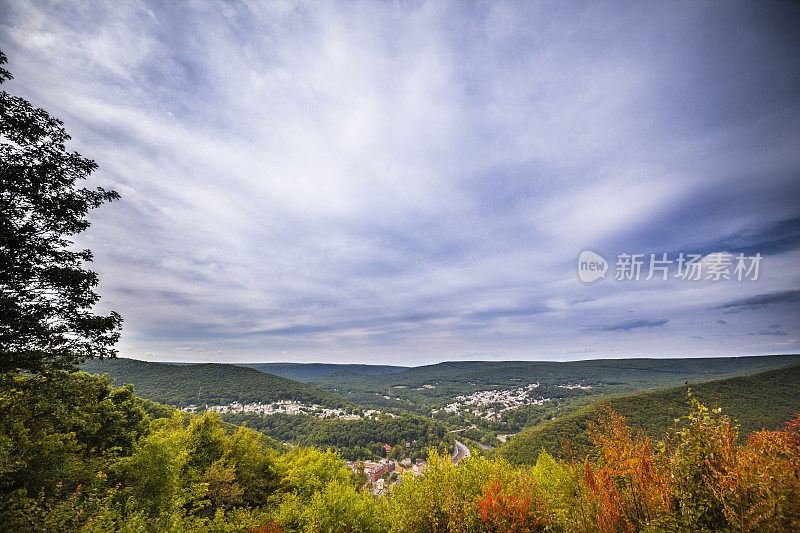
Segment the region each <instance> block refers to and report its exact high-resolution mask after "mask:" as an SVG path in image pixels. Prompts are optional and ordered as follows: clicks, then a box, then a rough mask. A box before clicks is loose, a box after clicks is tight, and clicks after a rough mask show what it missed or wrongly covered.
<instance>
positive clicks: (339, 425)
mask: <svg viewBox="0 0 800 533" xmlns="http://www.w3.org/2000/svg"><path fill="white" fill-rule="evenodd" d="M223 420H225V421H226V422H230V423H232V424H235V425H245V424H246V425H247V427H249V428H252V429H255V430H258V431H260V432H261V433H263V434H265V435H269V436H270V437H273V438H275V439H277V440H279V441H281V442H290V443H292V444H293V445H299V446H311V447H315V448H317V449H320V450H325V449H329V448H330V449H332V450H333V451H335V452H337V453H339V454H340V455H341V456H342V457H343V458H344V459H347V460H350V461H356V460H362V459H375V460H376V459H380V458H381V457H386V456H387V455H389V456H391V457H392V458H396V459H401V458H403V457H409V458H411V459H417V458H421V459H424V458H426V457H427V456H428V450H429V448H436V449H438V450H439V451H440V452H441V453H442V454H444V455H446V454H448V453H449V451H450V450H452V448H453V441H454V440H455V439H454V437H453V434H451V433H449V432H448V431H447V428H446V427H445V426H444V424H442V423H441V422H439V421H436V420H431V419H430V418H425V417H421V416H415V415H408V414H406V415H402V416H398V417H390V416H387V415H383V416H381V417H377V418H371V419H364V420H328V419H321V418H317V417H311V416H292V415H285V414H277V415H270V416H261V415H251V414H227V415H224V416H223ZM386 444H388V445H389V446H391V447H392V448H393V450H392V452H391V453H389V454H387V453H386V452H385V451H384V450H382V447H383V446H384V445H386Z"/></svg>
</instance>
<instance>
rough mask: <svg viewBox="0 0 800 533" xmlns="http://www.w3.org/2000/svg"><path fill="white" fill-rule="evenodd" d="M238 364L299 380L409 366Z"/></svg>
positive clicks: (391, 370)
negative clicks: (337, 373) (343, 372)
mask: <svg viewBox="0 0 800 533" xmlns="http://www.w3.org/2000/svg"><path fill="white" fill-rule="evenodd" d="M237 364H238V366H243V367H246V368H255V369H256V370H261V371H262V372H268V373H270V374H275V375H276V376H281V377H284V378H289V379H294V380H297V381H304V382H308V381H313V380H315V379H321V378H323V377H324V376H329V375H331V374H334V373H336V372H341V371H345V372H350V373H352V375H355V376H379V375H382V374H391V373H394V372H400V371H403V370H406V369H407V368H408V367H407V366H393V365H360V364H335V363H237Z"/></svg>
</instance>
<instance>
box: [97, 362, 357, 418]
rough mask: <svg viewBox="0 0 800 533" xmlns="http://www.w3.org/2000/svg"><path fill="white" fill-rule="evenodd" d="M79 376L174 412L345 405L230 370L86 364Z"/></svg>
mask: <svg viewBox="0 0 800 533" xmlns="http://www.w3.org/2000/svg"><path fill="white" fill-rule="evenodd" d="M81 370H83V371H85V372H89V373H91V374H105V373H107V374H108V375H109V377H112V378H114V379H115V380H116V381H115V383H114V385H115V386H117V387H122V386H124V385H127V384H129V383H130V384H133V386H134V389H135V390H136V395H137V396H140V397H142V398H147V399H148V400H153V401H156V402H159V403H163V404H168V405H175V406H177V407H183V406H186V405H190V404H195V405H205V404H208V405H227V404H229V403H231V402H234V401H238V402H241V403H253V402H273V401H277V400H296V401H299V402H302V403H307V404H315V403H316V404H320V405H324V406H328V407H341V406H345V405H347V402H345V401H344V400H343V399H342V398H340V397H339V396H336V395H335V394H333V393H331V392H328V391H326V390H323V389H320V388H318V387H315V386H313V385H308V384H306V383H302V382H300V381H294V380H291V379H287V378H284V377H280V376H275V375H273V374H268V373H266V372H261V371H259V370H256V369H253V368H244V367H241V366H237V365H230V364H221V363H202V364H193V365H173V364H168V363H150V362H147V361H138V360H136V359H123V358H118V359H105V360H102V361H101V360H97V359H94V360H89V361H86V362H84V363H83V364H82V365H81Z"/></svg>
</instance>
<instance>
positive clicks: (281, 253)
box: [0, 0, 800, 364]
mask: <svg viewBox="0 0 800 533" xmlns="http://www.w3.org/2000/svg"><path fill="white" fill-rule="evenodd" d="M87 4H88V3H86V2H59V3H47V2H24V1H13V2H11V1H7V0H4V1H0V6H2V7H0V21H1V22H0V48H2V49H3V50H4V51H5V52H6V54H7V55H8V57H9V65H8V68H9V70H10V71H11V72H12V73H13V74H14V75H15V79H14V80H13V81H12V82H9V83H7V84H6V85H5V86H4V88H5V89H6V90H7V91H9V92H11V93H14V94H18V95H21V96H24V97H26V98H28V99H29V100H31V101H32V102H33V103H34V104H36V105H38V106H41V107H44V108H45V109H47V110H48V111H49V112H51V113H52V114H54V115H55V116H58V117H60V118H62V119H63V120H64V121H65V123H66V126H67V129H68V131H69V132H70V133H71V134H72V136H73V146H72V147H73V148H74V149H76V150H78V151H80V152H81V153H82V154H84V155H87V156H89V157H92V158H94V159H95V160H96V161H97V162H98V163H99V164H100V167H101V170H100V171H99V172H98V173H97V174H96V175H95V176H94V177H93V181H94V183H93V185H102V186H111V187H113V188H115V189H116V190H117V191H118V192H119V193H120V194H121V195H122V200H121V201H120V202H118V203H115V204H113V205H110V206H104V207H103V208H101V209H99V210H97V211H96V212H95V213H93V215H92V218H93V226H92V228H91V230H90V231H89V232H88V233H87V234H86V235H84V236H82V237H81V238H80V239H79V244H81V245H84V246H89V247H91V248H92V249H93V250H94V251H95V263H94V267H93V268H94V269H95V270H97V271H98V272H99V273H100V274H101V279H102V282H101V286H100V291H101V293H102V294H103V298H104V300H103V302H104V303H103V309H104V310H107V309H116V310H118V311H119V312H120V313H121V314H122V315H123V317H124V318H125V325H124V333H123V337H122V341H121V342H120V345H119V348H120V353H121V355H123V356H127V357H136V358H142V359H149V360H158V361H167V360H186V361H212V360H213V361H287V360H289V361H336V362H364V363H394V364H421V363H427V362H435V361H441V360H447V359H449V360H452V359H560V360H563V359H578V358H595V357H635V356H657V357H664V356H708V355H740V354H761V353H797V352H798V351H800V350H798V335H800V298H799V297H798V294H800V292H799V291H798V289H800V269H799V268H798V264H800V150H798V146H800V61H798V52H800V32H798V31H797V28H798V27H800V4H797V3H777V4H770V3H761V2H759V3H755V2H752V3H734V2H718V3H711V2H685V3H675V2H670V3H634V4H628V3H622V2H609V3H605V4H596V3H590V4H583V3H573V2H569V3H563V2H557V3H538V2H537V3H533V2H530V3H520V2H511V3H502V2H487V3H466V2H452V3H448V2H444V1H438V0H437V1H432V2H409V3H405V2H395V3H390V2H368V3H357V2H341V3H334V2H309V3H306V2H298V3H295V2H243V3H210V2H209V3H207V2H192V3H191V6H185V5H181V6H179V5H178V4H179V3H177V2H164V3H158V2H117V1H109V2H106V3H102V2H99V3H92V5H87ZM585 249H590V250H594V251H595V252H598V253H600V254H602V255H603V256H604V257H605V258H606V259H608V260H609V261H610V262H611V265H610V267H609V272H608V273H607V275H606V279H601V280H598V281H596V282H594V283H589V284H585V283H582V282H581V281H580V280H579V279H578V275H577V267H576V263H577V258H578V255H579V254H580V252H581V251H582V250H585ZM620 252H639V253H648V254H649V253H651V252H652V253H658V254H661V253H669V254H671V255H675V254H677V253H679V252H687V253H688V252H693V253H701V254H704V255H705V254H709V253H712V252H730V253H740V252H741V253H746V254H748V255H751V254H755V253H761V254H762V256H763V257H764V258H763V260H762V263H761V269H760V276H759V279H758V280H757V281H752V280H747V281H735V280H732V281H720V282H713V281H684V280H679V279H674V278H672V276H670V278H671V279H669V280H667V281H662V280H661V279H660V276H659V277H657V278H656V279H653V280H650V281H616V280H614V279H613V274H614V272H613V271H614V261H615V258H616V256H617V254H618V253H620Z"/></svg>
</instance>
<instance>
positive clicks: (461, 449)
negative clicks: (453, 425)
mask: <svg viewBox="0 0 800 533" xmlns="http://www.w3.org/2000/svg"><path fill="white" fill-rule="evenodd" d="M469 455H470V454H469V448H467V447H466V445H465V444H464V443H463V442H459V441H456V447H455V450H453V464H456V465H457V464H458V462H459V461H460V460H461V459H464V458H465V457H469Z"/></svg>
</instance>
